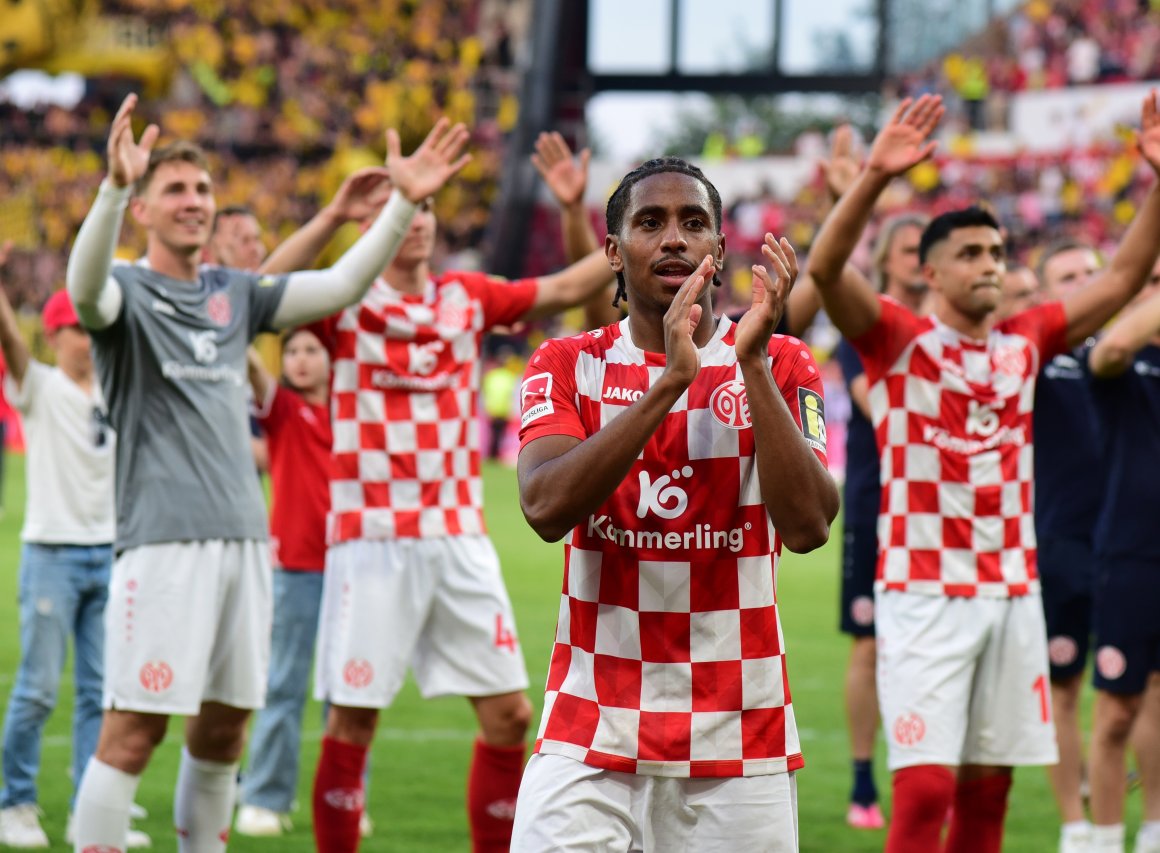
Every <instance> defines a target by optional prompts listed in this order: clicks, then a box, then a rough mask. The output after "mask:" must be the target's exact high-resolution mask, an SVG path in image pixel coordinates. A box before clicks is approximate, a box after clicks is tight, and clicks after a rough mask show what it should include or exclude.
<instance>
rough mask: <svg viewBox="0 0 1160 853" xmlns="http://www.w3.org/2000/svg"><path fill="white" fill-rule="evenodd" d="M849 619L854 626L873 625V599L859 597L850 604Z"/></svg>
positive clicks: (865, 596) (863, 596)
mask: <svg viewBox="0 0 1160 853" xmlns="http://www.w3.org/2000/svg"><path fill="white" fill-rule="evenodd" d="M850 618H851V619H853V620H854V624H855V625H862V626H863V627H865V626H866V625H873V624H874V599H873V598H871V597H870V596H868V595H859V596H858V597H857V598H855V599H854V600H853V601H851V602H850Z"/></svg>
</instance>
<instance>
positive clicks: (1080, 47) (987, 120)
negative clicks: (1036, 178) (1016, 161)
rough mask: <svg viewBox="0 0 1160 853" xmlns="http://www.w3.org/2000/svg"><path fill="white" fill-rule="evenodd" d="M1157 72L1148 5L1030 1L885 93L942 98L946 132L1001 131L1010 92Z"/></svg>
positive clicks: (1157, 42)
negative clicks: (956, 129) (945, 108)
mask: <svg viewBox="0 0 1160 853" xmlns="http://www.w3.org/2000/svg"><path fill="white" fill-rule="evenodd" d="M1158 73H1160V9H1158V8H1157V6H1156V4H1155V3H1153V2H1150V0H1060V2H1046V0H1031V2H1028V3H1023V4H1020V5H1019V6H1018V7H1017V8H1016V9H1014V10H1013V11H1012V12H1010V13H1009V14H1007V15H1003V16H999V17H996V18H995V19H993V20H992V21H990V22H989V23H988V24H987V26H986V28H985V29H984V30H983V31H982V32H980V33H976V34H975V35H973V36H972V37H971V38H970V39H969V40H968V41H967V43H966V44H965V45H964V46H963V47H961V48H959V49H956V50H953V51H951V52H949V53H948V54H946V55H945V56H942V57H940V58H939V59H938V60H936V61H934V62H932V63H930V64H929V65H928V66H927V67H926V68H924V69H921V70H920V71H918V72H914V73H904V74H902V75H900V76H899V77H898V79H896V80H894V81H892V83H891V88H892V89H893V90H894V91H896V92H897V93H898V94H900V95H907V94H910V95H919V94H922V93H924V92H937V93H939V94H941V95H942V96H943V98H944V100H945V101H946V103H947V105H948V111H949V116H948V123H950V124H951V125H952V126H957V127H959V128H964V129H965V128H970V129H974V130H984V129H986V130H1003V129H1005V128H1006V127H1007V109H1008V105H1009V103H1010V97H1011V95H1013V94H1015V93H1018V92H1028V91H1039V90H1045V89H1060V88H1064V87H1067V86H1089V85H1102V84H1115V83H1124V82H1128V81H1138V80H1153V79H1155V78H1156V76H1157V74H1158Z"/></svg>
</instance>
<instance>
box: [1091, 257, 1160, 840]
mask: <svg viewBox="0 0 1160 853" xmlns="http://www.w3.org/2000/svg"><path fill="white" fill-rule="evenodd" d="M1088 365H1089V368H1090V370H1091V374H1092V382H1091V385H1092V396H1093V401H1094V403H1095V411H1096V414H1097V420H1098V429H1099V433H1098V434H1099V441H1100V450H1101V452H1102V455H1103V460H1104V467H1105V469H1106V472H1107V485H1106V489H1105V491H1104V495H1103V501H1102V502H1101V507H1100V513H1099V517H1098V520H1097V522H1096V527H1095V531H1094V536H1093V544H1094V548H1095V555H1096V566H1097V572H1098V580H1097V586H1096V596H1095V614H1094V629H1095V643H1096V656H1095V657H1096V671H1095V679H1094V683H1095V687H1096V701H1095V710H1094V714H1093V722H1092V746H1091V788H1092V791H1091V807H1092V823H1093V824H1094V825H1093V828H1092V842H1093V843H1092V847H1091V849H1092V850H1094V851H1100V850H1116V851H1120V850H1123V844H1124V824H1123V820H1124V763H1125V759H1124V754H1125V751H1126V746H1127V742H1128V738H1129V734H1130V733H1131V734H1132V735H1133V742H1134V746H1135V747H1136V752H1137V756H1138V760H1139V766H1140V775H1141V780H1142V782H1143V785H1144V818H1143V819H1144V823H1143V825H1142V827H1141V829H1140V832H1139V834H1138V836H1137V839H1136V848H1135V849H1136V853H1157V851H1160V784H1158V783H1160V778H1158V777H1160V740H1158V739H1157V737H1156V733H1155V731H1154V729H1155V727H1156V724H1157V722H1158V720H1157V719H1156V718H1157V717H1160V702H1158V701H1157V699H1158V697H1160V618H1158V617H1157V614H1158V612H1160V537H1158V536H1157V535H1156V527H1157V521H1158V520H1160V512H1158V510H1160V264H1158V265H1157V266H1156V267H1155V268H1154V269H1153V271H1152V277H1151V279H1150V282H1149V285H1148V286H1147V287H1146V289H1145V290H1144V291H1142V292H1141V294H1140V296H1139V297H1138V298H1137V299H1136V301H1135V302H1134V304H1133V305H1131V306H1129V308H1128V309H1127V310H1125V311H1124V313H1123V315H1122V316H1121V317H1120V318H1119V319H1118V320H1117V321H1116V322H1115V323H1114V324H1113V325H1112V326H1111V328H1110V329H1109V330H1108V332H1107V333H1106V334H1105V335H1104V336H1103V337H1102V338H1101V339H1100V340H1099V341H1098V342H1097V343H1095V344H1094V345H1093V346H1092V348H1091V350H1090V354H1089V358H1088ZM1146 697H1147V698H1146ZM1142 709H1143V710H1142ZM1134 723H1135V724H1137V731H1135V732H1133V731H1132V729H1133V724H1134ZM1139 724H1143V725H1139ZM1141 729H1142V730H1143V731H1141Z"/></svg>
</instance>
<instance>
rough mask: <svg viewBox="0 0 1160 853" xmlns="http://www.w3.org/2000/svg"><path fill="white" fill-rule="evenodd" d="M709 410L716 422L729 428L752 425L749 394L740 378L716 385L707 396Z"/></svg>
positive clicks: (741, 427) (742, 427) (743, 427)
mask: <svg viewBox="0 0 1160 853" xmlns="http://www.w3.org/2000/svg"><path fill="white" fill-rule="evenodd" d="M709 411H710V412H712V413H713V417H715V418H716V419H717V423H719V424H721V425H722V426H726V427H729V429H745V428H746V427H748V426H752V425H753V418H751V417H750V416H749V396H748V395H747V394H746V393H745V383H744V382H742V381H741V380H740V379H731V380H730V381H728V382H723V383H721V384H720V385H718V386H717V387H716V389H715V390H714V391H713V394H712V395H711V396H710V397H709Z"/></svg>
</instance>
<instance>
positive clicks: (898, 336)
mask: <svg viewBox="0 0 1160 853" xmlns="http://www.w3.org/2000/svg"><path fill="white" fill-rule="evenodd" d="M878 304H879V305H881V306H882V313H881V314H880V315H879V317H878V322H877V323H875V324H874V325H873V326H871V327H870V328H869V330H867V331H866V332H864V333H863V334H862V335H861V336H860V337H858V338H856V339H854V340H852V341H850V343H851V344H852V345H853V347H854V349H856V350H857V351H858V355H860V356H861V357H862V366H863V368H864V369H865V371H866V381H867V382H869V383H870V384H871V385H873V384H874V383H875V382H877V381H878V380H879V379H880V378H881V377H882V375H883V374H884V373H886V371H887V370H889V369H890V366H891V365H892V364H894V362H895V361H896V360H897V359H898V356H899V355H901V354H902V351H903V350H904V349H906V345H907V344H909V343H910V342H911V341H913V340H914V339H915V338H916V337H918V334H919V331H920V330H921V329H922V327H923V324H924V322H925V323H926V324H929V321H923V320H922V319H921V318H919V317H916V316H915V315H914V314H913V313H912V312H910V311H909V310H907V309H906V308H904V307H903V306H902V305H900V304H899V303H898V302H896V301H895V300H893V299H891V298H890V297H889V296H883V295H882V294H879V295H878Z"/></svg>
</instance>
